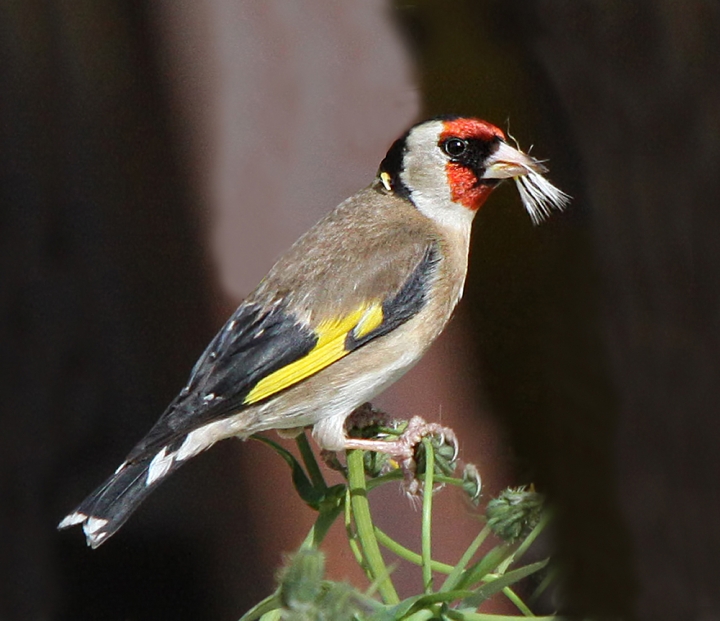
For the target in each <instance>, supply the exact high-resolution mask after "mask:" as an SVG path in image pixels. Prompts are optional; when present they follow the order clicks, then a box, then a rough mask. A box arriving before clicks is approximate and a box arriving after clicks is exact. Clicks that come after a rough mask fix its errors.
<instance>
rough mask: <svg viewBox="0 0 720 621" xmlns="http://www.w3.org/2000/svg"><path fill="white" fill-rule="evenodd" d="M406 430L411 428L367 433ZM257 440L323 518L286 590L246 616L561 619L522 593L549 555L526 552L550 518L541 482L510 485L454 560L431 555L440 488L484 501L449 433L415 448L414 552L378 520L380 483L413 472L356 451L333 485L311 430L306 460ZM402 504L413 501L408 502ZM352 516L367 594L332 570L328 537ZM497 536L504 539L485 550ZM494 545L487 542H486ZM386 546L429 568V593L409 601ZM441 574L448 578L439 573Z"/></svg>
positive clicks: (385, 620)
mask: <svg viewBox="0 0 720 621" xmlns="http://www.w3.org/2000/svg"><path fill="white" fill-rule="evenodd" d="M365 431H370V432H373V433H374V432H377V431H381V432H382V433H384V434H387V435H399V434H400V433H401V432H402V426H400V427H399V428H398V429H395V428H382V429H371V430H365ZM256 439H257V440H260V441H261V442H263V443H265V444H267V445H268V446H270V447H272V448H273V449H274V450H275V451H276V452H277V453H278V455H280V456H281V457H282V458H283V459H284V460H285V462H286V463H287V464H288V466H289V467H290V469H291V473H292V479H293V483H294V485H295V489H296V490H297V493H298V494H299V495H300V497H301V498H302V499H303V501H304V502H305V503H306V504H307V505H308V506H309V507H310V508H312V509H313V510H315V511H317V513H318V516H317V519H316V520H315V523H314V525H313V527H312V528H311V530H310V532H309V533H308V535H307V537H306V538H305V540H304V542H303V543H302V545H301V546H300V549H299V550H298V551H297V552H296V553H295V554H294V555H292V556H291V557H290V558H289V559H288V562H287V564H286V566H285V567H284V568H283V569H282V570H281V571H280V572H279V574H278V588H277V590H276V591H275V592H274V593H273V594H272V595H270V596H269V597H267V598H266V599H264V600H263V601H262V602H260V603H259V604H257V605H256V606H254V607H253V608H252V609H251V610H250V611H248V612H247V613H246V614H245V615H244V616H243V617H242V618H241V620H240V621H253V620H256V619H260V620H261V621H279V620H283V621H325V620H327V621H395V620H400V619H404V620H407V621H440V620H448V621H451V620H452V621H458V620H465V621H512V620H513V619H526V618H534V619H544V620H546V621H550V620H551V619H560V617H557V616H544V617H538V616H535V615H534V614H533V612H532V611H531V609H530V607H529V606H528V604H527V603H526V602H525V601H524V600H523V598H521V597H520V595H519V594H518V592H516V589H515V587H517V585H518V583H519V582H520V581H522V580H524V579H525V578H527V577H528V576H531V575H532V574H536V573H537V572H540V571H541V570H543V569H544V568H545V567H546V565H547V563H548V560H549V559H544V560H541V561H539V562H531V563H525V564H524V563H523V562H522V559H523V556H524V554H525V552H526V551H527V550H528V548H529V547H530V546H531V545H532V543H533V542H534V541H535V539H536V538H537V537H538V535H539V534H540V533H541V532H542V531H543V529H544V528H545V527H546V525H547V523H548V521H549V520H550V516H549V513H548V512H547V511H546V510H545V509H544V508H543V499H542V496H541V495H540V494H538V493H536V492H535V491H534V490H532V489H529V490H528V489H525V488H516V489H508V490H505V491H504V492H502V493H501V494H500V495H499V496H498V498H496V499H493V500H491V501H490V502H489V503H488V505H487V510H486V514H485V516H481V518H482V519H480V520H479V523H482V522H484V526H483V527H482V528H479V532H478V534H477V536H476V537H475V539H474V540H473V541H472V543H471V544H470V545H469V546H468V548H467V549H466V550H465V552H464V553H463V554H462V556H461V557H460V558H459V559H458V560H457V562H456V563H455V564H454V565H450V564H446V563H441V562H439V561H437V560H435V559H433V558H432V554H431V549H432V547H431V544H432V523H433V495H434V493H435V492H437V491H438V490H439V489H440V488H441V487H448V488H455V489H456V493H464V494H466V495H467V496H468V497H469V499H470V501H471V502H473V503H475V504H476V505H477V504H478V501H479V498H480V491H481V489H480V488H481V486H480V477H479V476H478V472H477V469H476V468H475V467H474V466H472V465H466V466H465V467H464V468H462V470H461V472H460V473H459V474H456V470H457V469H458V466H457V455H456V454H455V450H454V447H453V446H450V445H449V444H447V443H445V442H444V440H443V438H440V437H436V436H430V437H424V438H423V439H422V441H421V443H420V444H419V445H418V446H417V448H416V451H415V460H414V463H415V472H414V482H413V484H414V485H416V486H418V485H419V493H420V496H421V499H422V500H421V502H422V507H421V510H422V524H421V537H420V542H419V549H418V550H411V549H409V548H407V547H405V546H403V545H401V544H400V543H398V542H397V541H395V540H394V539H392V538H391V537H390V536H389V535H387V534H386V533H384V532H383V531H382V530H380V529H379V528H378V527H377V526H376V525H375V524H374V522H373V519H372V513H371V496H372V494H371V492H372V490H374V489H375V488H377V487H380V486H382V485H387V484H391V483H393V482H395V484H396V485H397V481H399V480H402V479H403V478H404V477H405V478H407V473H406V472H403V469H401V468H399V467H398V465H397V464H394V463H393V462H392V461H391V460H388V458H387V457H386V456H384V455H378V454H375V453H365V452H364V451H360V450H353V451H348V453H347V464H346V465H345V466H343V465H341V464H340V463H339V462H338V461H337V460H335V462H334V464H335V468H336V469H339V470H340V471H341V472H342V473H343V476H344V478H345V482H344V483H340V484H337V485H332V486H329V485H328V484H327V483H326V481H325V478H324V476H323V474H322V471H321V469H320V467H319V465H318V462H317V460H316V458H315V455H314V454H313V452H312V449H311V448H310V444H309V442H308V440H307V437H306V436H305V435H304V434H301V435H300V436H298V438H297V440H296V442H297V446H298V450H299V454H300V459H299V460H298V459H297V458H296V457H295V456H294V455H293V454H292V453H291V452H290V451H288V450H287V449H285V448H284V447H282V446H280V445H279V444H277V443H276V442H273V441H272V440H269V439H268V438H265V437H257V438H256ZM399 501H400V502H403V501H404V500H402V499H399ZM340 516H342V517H343V519H344V523H345V528H346V531H347V534H348V545H349V546H350V549H351V550H352V553H353V555H354V557H355V559H356V561H357V562H358V564H359V565H360V567H361V568H362V569H363V570H364V572H365V573H366V575H367V577H368V580H369V583H370V588H369V589H368V590H367V591H360V590H358V589H357V588H355V587H353V586H350V585H349V584H346V583H343V582H334V581H332V580H329V579H327V578H326V577H325V567H324V555H323V553H322V550H321V544H322V542H323V539H324V537H325V535H326V534H327V532H328V529H329V528H330V526H331V525H332V524H333V523H334V522H335V520H337V519H339V518H340ZM490 540H494V541H495V542H496V545H494V546H492V547H491V548H490V550H489V551H487V552H485V553H483V554H479V553H478V551H479V549H480V547H481V546H482V545H483V544H484V543H487V542H488V541H490ZM486 547H487V546H486ZM381 548H385V549H387V550H389V551H390V552H392V553H393V554H395V555H396V556H398V557H400V558H401V559H405V560H406V561H409V562H410V563H413V564H416V565H418V566H420V567H421V569H422V578H423V581H422V584H423V590H422V592H421V593H417V594H415V595H413V596H411V597H407V598H405V599H402V600H401V599H400V597H399V596H398V592H397V589H396V586H395V584H394V582H393V576H394V572H393V567H392V566H388V565H387V564H386V563H385V560H384V559H383V556H382V553H381ZM437 576H442V577H443V578H442V579H439V578H437ZM551 579H552V574H550V573H548V574H547V576H546V578H545V579H543V580H542V581H540V582H539V586H537V587H536V589H535V592H534V593H533V594H532V595H531V596H530V597H529V598H528V600H529V601H532V600H533V599H534V598H537V596H538V595H539V594H540V592H541V591H543V590H544V589H545V588H546V587H547V586H548V584H549V582H550V581H551ZM491 597H505V598H508V599H509V600H510V601H511V602H512V603H513V604H514V606H515V607H516V608H517V615H510V616H508V615H495V614H489V613H484V612H482V611H481V607H482V605H483V603H484V602H486V601H487V600H488V599H490V598H491Z"/></svg>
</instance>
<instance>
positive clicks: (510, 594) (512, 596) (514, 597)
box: [502, 587, 535, 617]
mask: <svg viewBox="0 0 720 621" xmlns="http://www.w3.org/2000/svg"><path fill="white" fill-rule="evenodd" d="M502 592H503V594H504V595H505V597H507V598H508V599H509V600H510V601H511V602H512V603H513V604H515V606H516V607H517V609H518V610H519V611H520V612H522V613H523V614H524V615H525V616H526V617H534V616H535V615H534V614H533V611H532V610H530V609H529V608H528V607H527V606H526V605H525V602H524V601H522V600H521V599H520V597H519V596H518V594H517V593H515V591H513V590H512V589H511V588H510V587H505V588H504V589H503V590H502Z"/></svg>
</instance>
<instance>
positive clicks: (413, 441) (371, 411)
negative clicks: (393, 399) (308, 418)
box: [325, 403, 458, 493]
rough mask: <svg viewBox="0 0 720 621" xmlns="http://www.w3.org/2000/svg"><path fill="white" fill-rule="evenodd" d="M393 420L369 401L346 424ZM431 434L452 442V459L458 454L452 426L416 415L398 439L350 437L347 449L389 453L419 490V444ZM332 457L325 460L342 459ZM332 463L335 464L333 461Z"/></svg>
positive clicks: (413, 489)
mask: <svg viewBox="0 0 720 621" xmlns="http://www.w3.org/2000/svg"><path fill="white" fill-rule="evenodd" d="M393 423H394V420H393V419H392V418H391V417H390V416H389V415H388V414H387V413H385V412H383V411H382V410H378V409H376V408H374V407H373V406H372V405H371V404H369V403H364V404H363V405H361V406H360V407H359V408H357V409H356V410H355V411H354V412H353V413H352V414H351V415H350V416H349V417H348V421H347V424H346V425H347V427H348V428H349V429H363V428H365V427H370V426H375V425H392V424H393ZM430 435H432V436H438V437H439V438H440V444H449V445H451V446H452V448H453V457H452V460H451V461H454V460H455V458H457V454H458V442H457V437H456V436H455V432H454V431H453V430H452V429H450V428H449V427H443V426H442V425H439V424H437V423H428V422H426V421H425V420H424V419H422V418H421V417H420V416H413V417H412V418H411V419H410V421H409V422H408V424H407V427H406V428H405V430H404V431H403V432H402V434H400V435H399V436H398V437H397V438H396V439H394V440H377V439H369V438H353V437H348V438H346V440H345V450H348V449H360V450H364V451H375V452H378V453H384V454H386V455H388V456H389V457H390V458H391V459H393V460H395V461H397V462H398V464H399V466H400V468H401V469H402V472H403V475H404V478H405V482H406V485H407V488H408V491H409V492H410V493H417V491H418V490H419V484H418V481H417V479H416V477H415V475H416V461H415V447H416V446H417V445H418V444H419V443H420V442H421V441H422V439H423V438H424V437H426V436H430ZM328 457H329V456H326V457H325V460H326V463H328V464H329V465H330V464H331V463H333V464H338V463H339V462H338V461H337V458H336V457H335V459H334V461H328V459H327V458H328ZM331 467H333V466H332V465H331Z"/></svg>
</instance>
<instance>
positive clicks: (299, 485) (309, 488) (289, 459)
mask: <svg viewBox="0 0 720 621" xmlns="http://www.w3.org/2000/svg"><path fill="white" fill-rule="evenodd" d="M251 437H252V439H253V440H257V441H258V442H262V443H263V444H266V445H267V446H269V447H270V448H271V449H273V450H274V451H275V452H276V453H277V454H278V455H280V457H282V458H283V459H284V460H285V463H286V464H287V465H288V466H290V469H291V471H292V482H293V485H294V486H295V489H296V490H297V493H298V495H299V496H300V498H302V499H303V501H304V502H305V504H307V505H308V506H309V507H310V508H312V509H315V510H316V511H317V510H318V508H319V507H320V502H321V501H322V499H323V497H324V493H323V491H320V490H318V489H317V488H316V487H315V486H313V484H312V483H311V482H310V479H309V478H308V476H307V475H306V474H305V471H304V470H303V468H302V466H301V465H300V462H299V461H298V460H297V459H295V456H294V455H293V454H292V453H290V452H289V451H288V450H287V449H285V448H284V447H282V446H280V445H279V444H278V443H277V442H273V441H272V440H270V439H269V438H266V437H264V436H260V435H254V436H251Z"/></svg>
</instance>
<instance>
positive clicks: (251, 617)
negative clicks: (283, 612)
mask: <svg viewBox="0 0 720 621" xmlns="http://www.w3.org/2000/svg"><path fill="white" fill-rule="evenodd" d="M281 606H282V604H281V602H280V589H277V590H276V591H275V593H273V594H272V595H268V597H266V598H265V599H264V600H262V601H261V602H258V603H257V604H255V605H254V606H253V607H252V608H251V609H250V610H248V611H247V612H246V613H245V614H244V615H243V616H242V617H240V621H255V619H259V618H260V617H262V616H263V615H265V614H267V613H269V612H272V611H273V610H278V611H279V610H280V607H281Z"/></svg>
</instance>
